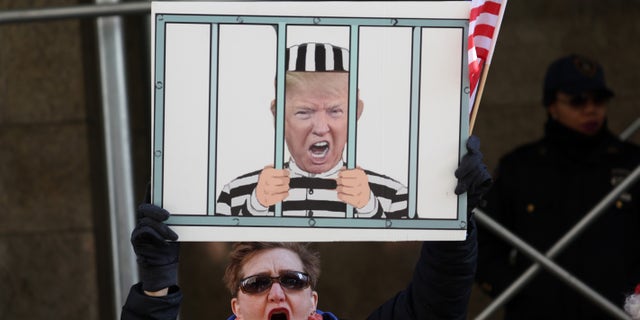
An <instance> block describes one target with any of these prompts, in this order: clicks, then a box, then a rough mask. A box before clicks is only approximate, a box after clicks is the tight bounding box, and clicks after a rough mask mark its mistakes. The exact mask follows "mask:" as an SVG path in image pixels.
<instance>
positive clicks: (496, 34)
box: [469, 0, 508, 135]
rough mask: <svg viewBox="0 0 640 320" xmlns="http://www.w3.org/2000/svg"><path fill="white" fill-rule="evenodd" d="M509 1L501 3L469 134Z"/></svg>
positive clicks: (480, 81) (472, 113) (470, 131)
mask: <svg viewBox="0 0 640 320" xmlns="http://www.w3.org/2000/svg"><path fill="white" fill-rule="evenodd" d="M507 1H508V0H503V2H502V4H501V5H500V14H499V15H498V22H497V23H496V26H495V29H494V32H495V34H494V35H493V38H492V41H491V50H489V56H488V57H487V61H485V62H484V65H483V66H482V74H481V75H480V80H479V81H478V82H479V83H478V90H477V92H476V99H475V100H474V101H473V108H472V109H471V117H470V119H469V135H471V133H473V127H474V125H475V123H476V117H477V116H478V109H480V100H482V93H483V92H484V85H485V83H486V82H487V75H488V74H489V67H491V58H493V51H494V49H495V47H496V42H498V34H499V33H500V25H501V24H502V17H503V16H504V11H505V9H506V8H507Z"/></svg>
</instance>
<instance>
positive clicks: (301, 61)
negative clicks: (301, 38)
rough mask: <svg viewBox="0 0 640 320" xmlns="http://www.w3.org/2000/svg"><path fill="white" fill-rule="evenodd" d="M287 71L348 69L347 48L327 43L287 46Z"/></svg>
mask: <svg viewBox="0 0 640 320" xmlns="http://www.w3.org/2000/svg"><path fill="white" fill-rule="evenodd" d="M284 59H285V64H286V66H287V71H343V72H346V71H349V50H347V49H345V48H341V47H338V46H334V45H332V44H329V43H313V42H310V43H303V44H298V45H295V46H291V47H289V48H287V52H286V54H285V58H284Z"/></svg>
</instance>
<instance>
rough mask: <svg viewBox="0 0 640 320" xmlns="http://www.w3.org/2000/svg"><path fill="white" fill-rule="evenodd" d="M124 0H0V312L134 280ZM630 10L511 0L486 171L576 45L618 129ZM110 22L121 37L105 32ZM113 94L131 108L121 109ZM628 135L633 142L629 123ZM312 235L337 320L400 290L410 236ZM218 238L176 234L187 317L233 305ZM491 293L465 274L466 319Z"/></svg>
mask: <svg viewBox="0 0 640 320" xmlns="http://www.w3.org/2000/svg"><path fill="white" fill-rule="evenodd" d="M97 2H100V1H97ZM124 3H133V4H134V5H138V4H141V5H142V6H134V7H132V8H133V9H132V10H131V12H129V13H128V14H126V15H123V16H122V17H121V19H114V18H107V19H103V18H101V19H100V21H102V22H100V23H97V21H98V19H96V18H95V17H85V18H80V19H54V20H48V21H37V22H7V21H2V17H3V16H2V15H3V14H7V13H10V12H11V11H10V10H18V9H19V10H27V9H37V8H52V7H65V6H77V5H91V4H94V2H92V1H73V0H29V1H25V0H0V210H2V211H1V213H0V319H54V318H55V319H115V318H117V317H118V316H119V312H118V311H117V310H118V305H119V304H120V303H121V301H118V300H119V299H122V298H123V297H122V296H118V295H117V294H114V291H118V290H122V289H123V288H122V287H124V290H125V292H126V290H127V287H128V285H131V284H133V283H120V281H121V280H122V274H124V275H125V277H124V279H135V274H133V275H128V274H129V273H132V270H128V269H126V270H120V271H119V272H120V275H118V274H117V273H114V271H113V266H114V265H120V264H119V263H118V262H122V261H120V260H118V259H123V260H126V254H123V255H122V256H121V257H118V255H116V260H114V259H113V258H112V254H111V253H112V252H125V253H127V250H128V247H126V246H128V239H127V241H126V242H125V245H126V246H125V248H119V249H118V248H113V247H112V245H111V240H110V233H111V229H110V228H111V225H112V224H113V221H111V220H110V210H114V209H118V210H121V211H122V210H124V211H127V212H126V213H124V214H122V215H121V216H124V217H125V220H127V218H126V217H130V221H132V219H133V208H134V207H133V205H135V204H136V203H138V202H140V201H142V198H143V196H144V191H145V187H146V184H147V181H148V180H149V177H150V165H149V164H150V130H151V128H150V121H149V120H150V97H149V92H150V87H149V85H150V81H149V78H150V72H149V66H150V61H149V44H150V41H149V39H148V31H149V20H148V14H144V13H143V12H144V10H140V9H139V8H143V7H145V6H147V7H148V2H135V1H134V2H129V1H125V2H124ZM639 17H640V1H639V0H609V1H594V0H559V1H558V0H538V1H515V0H512V1H510V2H509V3H508V6H507V9H506V14H505V17H504V20H503V22H502V28H501V31H500V34H499V41H498V44H497V47H496V51H495V54H494V58H493V63H492V66H491V69H490V72H489V77H488V81H487V84H486V87H485V90H484V95H483V97H482V103H481V107H480V110H479V114H478V118H477V122H476V125H475V130H474V133H475V134H476V135H478V136H479V137H480V139H481V141H482V150H483V152H484V154H485V161H486V163H487V165H488V166H489V169H490V170H493V169H494V168H495V165H496V163H497V161H498V159H499V157H500V156H501V155H503V154H504V153H506V152H508V151H510V150H511V149H513V148H514V147H515V146H517V145H519V144H521V143H524V142H527V141H531V140H534V139H538V138H539V137H541V135H542V129H543V123H544V122H545V119H546V115H545V111H544V109H543V108H542V105H541V99H542V97H541V94H542V79H543V75H544V71H545V69H546V67H547V64H548V63H549V62H551V61H552V60H554V59H555V58H557V57H559V56H562V55H565V54H568V53H574V52H575V53H582V54H585V55H587V56H590V57H592V58H594V59H596V60H598V61H599V62H600V63H601V64H602V65H603V66H604V69H605V74H606V76H607V81H608V84H609V86H610V87H611V88H612V89H613V90H614V91H615V94H616V96H615V98H614V100H613V101H612V103H611V107H610V109H609V127H610V128H611V130H612V131H613V132H614V133H620V132H622V131H623V130H624V129H625V128H627V127H628V126H629V125H631V123H632V122H633V121H634V120H635V119H637V118H638V117H639V116H640V106H639V105H638V101H640V90H638V80H640V79H639V77H638V70H640V59H639V58H638V52H640V44H638V41H637V38H638V36H639V35H640V20H639V19H638V18H639ZM118 23H121V24H120V25H118ZM114 26H115V28H121V30H122V34H123V38H122V39H113V38H110V37H109V36H108V34H107V36H105V33H104V31H105V30H109V28H114ZM120 40H121V44H122V48H123V51H122V52H124V55H123V56H122V60H121V61H116V63H117V65H120V66H122V68H123V70H124V71H125V73H124V77H123V78H115V79H112V78H105V77H104V75H105V74H115V73H116V72H115V70H109V69H104V70H103V71H102V72H101V71H100V70H101V64H102V65H104V61H108V60H109V59H116V60H117V59H119V56H118V54H117V52H116V53H114V52H110V51H109V48H113V45H112V44H113V43H118V41H120ZM105 44H107V46H106V47H105ZM109 44H111V45H109ZM101 74H102V75H103V77H102V78H101ZM118 90H121V91H122V92H125V93H126V101H124V103H119V102H118V101H113V100H110V98H112V97H110V96H109V94H107V95H104V94H103V93H104V92H107V93H113V92H114V91H118ZM122 104H124V105H125V106H128V108H126V109H123V110H124V111H122V110H120V111H122V112H120V111H118V110H116V109H117V108H116V107H115V106H117V105H122ZM103 105H105V110H107V112H106V113H104V114H103ZM119 112H120V113H119ZM105 115H106V116H105ZM114 115H116V116H119V117H125V118H126V121H127V122H128V128H117V127H116V128H115V129H114V128H111V129H109V128H108V125H107V124H106V123H107V122H108V120H109V117H112V116H114ZM126 129H128V131H127V130H126ZM113 130H116V132H114V131H113ZM127 132H128V134H127ZM118 139H124V140H125V141H128V144H129V147H130V153H127V154H118V153H117V152H115V156H114V150H112V149H111V148H112V146H113V142H114V141H118ZM630 140H631V141H633V142H635V143H636V144H638V143H639V142H640V134H639V133H635V134H633V135H632V136H631V137H630ZM118 157H119V158H118ZM108 159H109V160H108ZM114 159H115V160H114ZM114 165H116V166H118V165H125V166H127V169H128V170H130V171H131V173H132V177H133V178H132V179H133V180H132V181H131V184H130V185H131V186H132V190H128V189H127V188H126V185H127V183H122V184H119V180H118V178H117V177H116V178H114V177H113V176H112V175H111V174H110V172H111V171H110V170H112V169H111V168H113V166H114ZM113 179H115V180H113ZM108 181H112V182H114V183H112V185H115V186H116V187H115V190H111V192H112V194H116V195H118V194H127V193H132V194H133V198H132V199H130V201H129V203H130V205H129V206H125V207H124V208H118V207H117V206H116V205H115V204H114V203H113V202H112V201H110V199H109V191H110V190H109V183H108ZM125 182H126V181H125ZM119 186H123V187H119ZM122 197H125V196H122ZM128 233H129V231H128V230H126V231H125V234H124V235H120V236H121V237H127V236H128ZM314 246H315V247H316V248H317V249H318V250H319V251H320V252H321V255H322V257H323V264H322V267H323V273H322V276H321V278H320V286H319V288H318V291H319V292H320V303H319V306H320V309H327V310H331V311H333V312H334V313H336V314H338V315H340V316H341V317H344V318H345V319H364V318H365V317H366V316H367V315H368V312H370V311H371V310H372V309H373V308H374V307H375V306H377V305H378V304H380V303H381V302H382V301H384V300H385V299H386V298H388V297H390V296H391V295H393V294H395V292H396V291H398V290H400V289H402V288H403V287H404V286H405V284H406V282H407V280H408V279H409V277H410V275H411V271H412V269H413V264H414V263H415V261H416V259H417V254H418V251H419V244H418V243H320V244H314ZM228 249H229V247H228V244H225V243H212V244H210V243H184V244H183V245H182V252H181V265H180V284H181V287H182V288H183V290H184V294H185V300H184V304H183V307H182V318H183V319H224V318H226V317H227V316H228V315H229V314H230V307H229V306H230V304H229V298H230V297H229V294H228V293H227V292H226V290H225V289H224V287H223V285H222V282H221V278H222V271H223V266H224V263H225V259H226V258H225V256H226V253H227V251H228ZM133 263H135V261H133ZM489 302H490V298H488V297H487V296H486V295H484V294H483V293H482V292H481V291H480V290H478V289H477V288H475V289H474V293H473V296H472V301H471V311H470V315H469V318H471V319H472V318H473V317H474V316H475V315H477V314H478V313H479V312H480V311H481V310H482V309H483V308H484V307H485V306H486V305H487V304H488V303H489ZM494 319H500V312H497V313H496V314H495V315H494Z"/></svg>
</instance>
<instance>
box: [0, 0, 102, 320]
mask: <svg viewBox="0 0 640 320" xmlns="http://www.w3.org/2000/svg"><path fill="white" fill-rule="evenodd" d="M73 3H74V1H39V3H38V5H39V6H45V5H65V4H73ZM25 5H27V3H25V2H23V1H2V2H1V3H0V10H4V9H8V8H24V7H25ZM29 5H31V7H33V6H35V5H34V4H33V3H30V4H29ZM80 26H81V22H80V21H78V20H69V21H57V22H47V23H29V24H10V25H0V208H2V209H1V210H2V212H1V213H0V288H1V289H0V318H1V319H97V318H98V316H99V303H98V302H99V298H98V284H97V283H98V280H97V279H98V277H97V272H96V270H97V267H96V246H95V243H96V239H95V233H94V221H93V215H92V202H91V197H92V195H91V177H90V161H89V158H90V157H89V144H90V143H91V142H90V141H89V140H88V136H89V135H88V130H89V128H88V125H89V123H88V119H87V115H86V111H85V110H86V99H85V88H84V85H85V83H84V69H83V54H84V53H83V50H82V41H81V40H82V37H81V27H80Z"/></svg>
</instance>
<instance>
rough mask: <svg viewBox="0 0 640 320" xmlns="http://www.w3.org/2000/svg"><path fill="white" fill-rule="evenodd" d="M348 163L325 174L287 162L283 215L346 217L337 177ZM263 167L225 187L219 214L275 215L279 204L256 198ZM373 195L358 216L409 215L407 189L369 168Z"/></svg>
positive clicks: (338, 165)
mask: <svg viewBox="0 0 640 320" xmlns="http://www.w3.org/2000/svg"><path fill="white" fill-rule="evenodd" d="M343 166H344V163H342V162H340V163H338V164H337V165H336V166H335V167H334V168H333V169H331V170H329V171H328V172H325V173H321V174H312V173H308V172H305V171H303V170H302V169H300V167H298V166H297V165H296V164H295V162H294V161H293V160H291V161H290V162H287V163H285V168H287V169H289V172H290V174H289V176H290V180H289V196H288V197H287V198H286V199H285V200H284V201H283V202H282V216H287V217H325V218H344V217H345V211H346V209H347V205H346V203H344V202H342V201H340V199H338V193H337V192H336V190H335V189H336V180H335V179H336V178H337V177H338V172H339V171H340V168H342V167H343ZM261 171H262V170H258V171H254V172H251V173H248V174H245V175H243V176H240V177H238V178H236V179H235V180H233V181H231V182H230V183H228V184H227V185H225V186H224V188H223V189H222V192H220V196H219V197H218V201H217V204H216V215H227V216H228V215H231V216H273V215H274V212H275V206H271V207H269V208H267V207H264V206H263V205H261V204H260V203H259V202H258V198H257V197H256V191H255V189H256V186H257V184H258V176H259V175H260V172H261ZM365 173H366V174H367V177H368V179H369V187H370V189H371V196H370V197H369V203H367V205H365V206H364V207H363V208H361V209H356V208H354V214H353V216H354V217H356V218H390V219H399V218H406V217H407V188H406V187H405V186H404V185H403V184H402V183H400V182H398V181H396V180H394V179H391V178H389V177H387V176H384V175H380V174H377V173H375V172H371V171H368V170H365Z"/></svg>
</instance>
